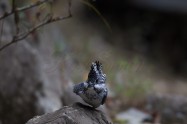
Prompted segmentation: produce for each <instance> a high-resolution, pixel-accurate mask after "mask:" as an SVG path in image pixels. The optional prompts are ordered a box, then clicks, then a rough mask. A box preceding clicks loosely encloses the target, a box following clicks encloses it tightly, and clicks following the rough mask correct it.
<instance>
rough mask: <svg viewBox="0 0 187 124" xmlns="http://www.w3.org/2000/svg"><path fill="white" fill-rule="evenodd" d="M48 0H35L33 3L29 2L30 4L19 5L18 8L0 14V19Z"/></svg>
mask: <svg viewBox="0 0 187 124" xmlns="http://www.w3.org/2000/svg"><path fill="white" fill-rule="evenodd" d="M48 1H50V0H40V1H37V2H36V3H33V4H30V5H27V6H24V7H20V8H16V9H15V10H14V9H12V10H11V11H10V12H5V13H4V14H3V15H2V16H0V20H2V19H4V18H6V17H8V16H10V15H12V14H14V13H16V12H17V13H18V12H22V11H25V10H27V9H30V8H33V7H36V6H39V5H41V4H43V3H46V2H48Z"/></svg>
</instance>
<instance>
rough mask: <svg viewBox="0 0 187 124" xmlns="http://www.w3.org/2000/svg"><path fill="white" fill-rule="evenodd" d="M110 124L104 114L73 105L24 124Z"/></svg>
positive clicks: (78, 104) (79, 105) (80, 105)
mask: <svg viewBox="0 0 187 124" xmlns="http://www.w3.org/2000/svg"><path fill="white" fill-rule="evenodd" d="M57 123H58V124H112V122H110V121H109V119H108V118H107V117H106V116H105V114H104V113H103V112H102V111H100V110H97V109H94V108H92V107H89V106H85V105H83V104H81V103H75V104H73V105H71V106H65V107H63V108H62V109H60V110H57V111H55V112H53V113H48V114H45V115H41V116H36V117H34V118H33V119H31V120H29V121H28V122H27V123H26V124H57Z"/></svg>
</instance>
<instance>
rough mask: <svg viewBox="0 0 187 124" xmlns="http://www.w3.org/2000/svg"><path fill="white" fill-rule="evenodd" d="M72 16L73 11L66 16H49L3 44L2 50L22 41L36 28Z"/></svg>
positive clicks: (0, 49)
mask: <svg viewBox="0 0 187 124" xmlns="http://www.w3.org/2000/svg"><path fill="white" fill-rule="evenodd" d="M70 17H72V15H71V13H68V15H67V16H64V17H55V18H49V19H48V20H46V21H44V22H42V23H40V24H38V25H36V26H35V27H33V28H31V29H30V30H28V31H27V32H26V33H22V34H19V35H18V36H14V37H13V39H12V41H11V42H9V43H7V44H5V45H4V46H2V47H1V48H0V51H2V50H3V49H5V48H6V47H8V46H10V45H12V44H14V43H16V42H18V41H21V40H23V39H25V38H26V37H27V36H28V35H29V34H30V33H32V32H34V31H35V30H37V29H38V28H40V27H43V26H44V25H47V24H50V23H53V22H57V21H61V20H64V19H68V18H70Z"/></svg>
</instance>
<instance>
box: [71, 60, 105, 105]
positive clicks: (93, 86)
mask: <svg viewBox="0 0 187 124" xmlns="http://www.w3.org/2000/svg"><path fill="white" fill-rule="evenodd" d="M105 81H106V74H103V72H102V64H101V63H100V62H99V61H96V62H93V63H92V65H91V70H90V72H89V74H88V79H87V81H85V82H83V83H79V84H76V85H75V86H74V89H73V92H74V93H76V94H77V95H79V96H80V97H81V98H82V99H83V100H84V101H85V102H86V103H88V104H89V105H91V106H93V107H94V108H97V107H99V106H100V105H103V104H104V103H105V100H106V98H107V94H108V90H107V87H106V84H105Z"/></svg>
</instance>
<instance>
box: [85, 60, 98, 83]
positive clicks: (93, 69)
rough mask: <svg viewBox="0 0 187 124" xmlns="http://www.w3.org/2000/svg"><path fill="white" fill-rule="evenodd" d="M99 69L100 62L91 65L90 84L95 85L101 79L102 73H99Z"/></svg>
mask: <svg viewBox="0 0 187 124" xmlns="http://www.w3.org/2000/svg"><path fill="white" fill-rule="evenodd" d="M98 69H99V67H98V62H97V61H96V62H93V63H92V65H91V69H90V72H89V74H88V80H87V82H88V83H90V82H91V83H95V82H96V80H98V78H99V77H100V72H99V70H98Z"/></svg>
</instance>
